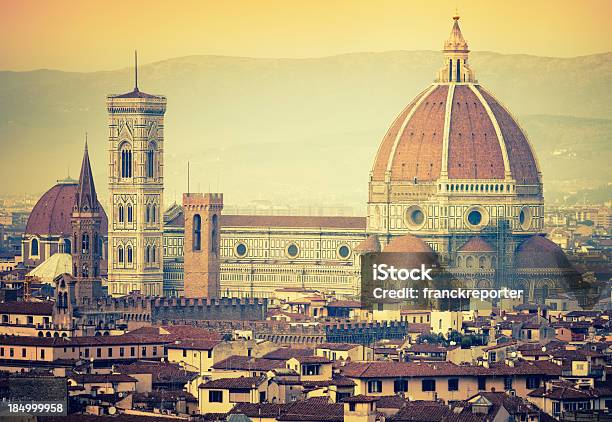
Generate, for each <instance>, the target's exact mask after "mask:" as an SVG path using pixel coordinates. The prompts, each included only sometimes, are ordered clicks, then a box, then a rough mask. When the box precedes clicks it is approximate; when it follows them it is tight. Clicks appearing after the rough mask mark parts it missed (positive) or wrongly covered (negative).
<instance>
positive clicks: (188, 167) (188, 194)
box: [187, 161, 189, 196]
mask: <svg viewBox="0 0 612 422" xmlns="http://www.w3.org/2000/svg"><path fill="white" fill-rule="evenodd" d="M187 196H189V161H187Z"/></svg>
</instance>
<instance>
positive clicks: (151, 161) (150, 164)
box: [147, 142, 155, 177]
mask: <svg viewBox="0 0 612 422" xmlns="http://www.w3.org/2000/svg"><path fill="white" fill-rule="evenodd" d="M154 175H155V144H154V143H153V142H151V143H150V144H149V149H148V150H147V177H154Z"/></svg>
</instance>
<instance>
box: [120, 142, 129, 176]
mask: <svg viewBox="0 0 612 422" xmlns="http://www.w3.org/2000/svg"><path fill="white" fill-rule="evenodd" d="M121 177H122V178H124V179H125V178H129V177H132V147H131V146H130V144H128V143H127V142H126V143H124V144H123V145H122V146H121Z"/></svg>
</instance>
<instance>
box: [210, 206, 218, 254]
mask: <svg viewBox="0 0 612 422" xmlns="http://www.w3.org/2000/svg"><path fill="white" fill-rule="evenodd" d="M218 226H219V217H218V216H217V214H213V216H212V228H211V233H210V250H211V252H217V235H218V234H219V228H218Z"/></svg>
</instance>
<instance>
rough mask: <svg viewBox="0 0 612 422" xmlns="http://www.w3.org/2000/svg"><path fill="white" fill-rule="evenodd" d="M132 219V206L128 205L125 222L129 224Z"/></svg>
mask: <svg viewBox="0 0 612 422" xmlns="http://www.w3.org/2000/svg"><path fill="white" fill-rule="evenodd" d="M133 219H134V212H133V210H132V204H128V206H127V222H128V223H131V222H132V220H133Z"/></svg>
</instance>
